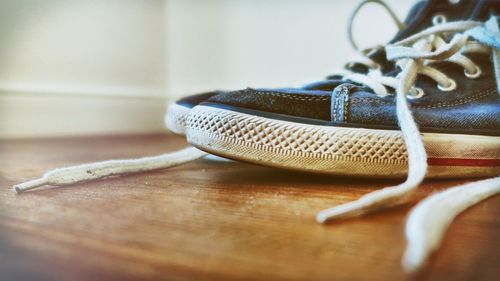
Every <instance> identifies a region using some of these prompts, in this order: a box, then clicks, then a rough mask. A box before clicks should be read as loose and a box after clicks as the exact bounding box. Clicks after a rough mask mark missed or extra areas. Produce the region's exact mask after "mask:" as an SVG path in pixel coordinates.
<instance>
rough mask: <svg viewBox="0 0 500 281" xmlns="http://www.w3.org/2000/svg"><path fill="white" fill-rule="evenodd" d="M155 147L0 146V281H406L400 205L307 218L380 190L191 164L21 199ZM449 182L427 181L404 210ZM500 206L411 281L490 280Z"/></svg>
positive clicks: (160, 143) (145, 142) (161, 139)
mask: <svg viewBox="0 0 500 281" xmlns="http://www.w3.org/2000/svg"><path fill="white" fill-rule="evenodd" d="M184 145H185V144H184V142H183V140H182V139H181V138H178V137H174V136H169V135H156V136H135V137H108V138H79V139H78V138H76V139H52V140H51V139H45V140H17V141H2V142H0V187H1V190H0V280H25V281H27V280H136V279H137V280H153V279H154V280H158V279H165V280H405V279H407V280H412V278H409V277H405V276H404V274H403V273H402V271H401V269H400V258H401V255H402V253H403V250H404V247H405V241H404V237H403V226H404V220H405V216H406V214H407V212H408V210H409V209H410V207H411V205H406V206H402V207H399V208H396V209H392V210H390V211H384V212H380V213H378V214H374V215H371V216H368V217H365V218H362V219H354V220H345V221H341V222H337V223H331V224H328V225H318V224H316V222H315V221H314V215H315V213H316V212H317V211H319V210H321V209H323V208H326V207H330V206H333V205H336V204H339V203H342V202H347V201H350V200H353V199H355V198H358V197H359V196H361V195H362V194H364V193H367V192H369V191H372V190H375V189H377V188H381V187H383V186H385V185H388V184H394V183H395V182H394V181H392V182H391V181H382V180H373V179H369V180H367V179H355V178H339V177H326V176H317V175H310V174H300V173H297V172H287V171H280V170H275V169H269V168H264V167H257V166H251V165H247V164H240V163H230V162H214V161H209V160H199V161H196V162H193V163H190V164H187V165H184V166H179V167H176V168H172V169H169V170H164V171H158V172H148V173H141V174H136V175H129V176H123V177H117V178H112V179H107V180H102V181H94V182H91V183H85V184H78V185H73V186H69V187H59V188H54V187H52V188H51V187H46V188H43V189H40V190H37V191H32V192H29V193H25V194H22V195H19V196H18V195H16V194H15V193H14V192H12V191H11V186H12V185H13V184H15V183H19V182H22V181H25V180H29V179H32V178H35V177H38V176H40V175H41V174H42V173H43V172H44V171H46V170H48V169H52V168H56V167H61V166H67V165H74V164H79V163H85V162H92V161H97V160H107V159H113V158H129V157H140V156H146V155H155V154H159V153H163V152H166V151H171V150H175V149H178V148H180V147H183V146H184ZM461 182H463V181H433V182H431V181H429V182H427V183H426V184H425V185H423V186H421V187H420V189H419V195H418V197H423V196H425V195H427V194H430V193H432V192H434V191H436V190H440V189H443V188H446V187H449V186H452V185H454V184H457V183H461ZM499 238H500V197H498V196H497V197H494V198H491V199H489V200H487V201H485V202H483V203H481V204H480V205H478V206H475V207H474V208H472V209H470V210H468V211H467V212H465V213H464V214H462V215H461V216H459V218H458V219H457V220H456V221H455V222H454V223H453V225H452V227H451V228H450V229H449V231H448V232H447V235H446V240H445V243H444V245H443V246H442V248H441V250H440V251H439V252H438V253H437V254H436V255H435V256H434V257H433V259H432V261H431V263H430V264H429V266H428V267H427V269H426V270H425V271H424V272H423V273H422V274H420V275H419V276H417V277H416V278H415V277H414V278H413V279H417V280H499V279H498V278H499V277H498V276H500V239H499Z"/></svg>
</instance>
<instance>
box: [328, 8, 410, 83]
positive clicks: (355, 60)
mask: <svg viewBox="0 0 500 281" xmlns="http://www.w3.org/2000/svg"><path fill="white" fill-rule="evenodd" d="M370 3H373V4H378V5H380V6H381V7H383V8H384V9H385V10H386V11H387V13H388V14H389V15H390V17H391V19H392V21H393V22H394V23H395V25H396V26H397V28H398V30H399V31H401V30H402V29H404V28H405V27H406V25H405V24H404V23H403V22H402V21H401V20H400V19H399V18H398V17H397V16H396V13H395V12H394V11H393V10H392V9H391V7H389V5H387V4H386V3H385V2H384V1H382V0H362V1H360V2H359V4H358V5H357V6H356V7H355V8H354V9H353V11H352V13H351V14H350V15H349V19H348V21H347V37H348V39H349V43H350V44H351V46H352V48H353V49H354V50H355V51H356V54H355V55H354V56H353V57H352V58H351V59H349V62H347V63H346V64H345V65H344V67H343V68H340V69H336V70H335V71H334V74H333V76H335V75H337V76H342V77H343V76H347V75H351V74H353V73H355V72H354V71H353V70H352V68H353V66H355V65H359V66H363V67H365V68H366V69H369V70H380V69H381V65H380V64H379V63H378V62H376V61H374V60H373V59H372V58H371V57H370V56H371V55H372V54H374V53H375V52H377V51H380V50H381V49H384V46H382V45H376V46H373V47H370V48H365V49H360V48H359V46H358V44H357V43H356V42H355V40H354V32H353V25H354V22H355V21H356V18H357V17H358V15H359V12H360V11H361V8H363V7H364V6H365V5H367V4H370Z"/></svg>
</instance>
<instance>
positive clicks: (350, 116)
mask: <svg viewBox="0 0 500 281" xmlns="http://www.w3.org/2000/svg"><path fill="white" fill-rule="evenodd" d="M482 11H483V13H486V11H487V9H486V8H484V9H483V10H482ZM478 15H479V14H478ZM479 16H482V17H484V16H486V15H485V14H482V15H479ZM478 25H480V23H479V22H475V21H472V20H468V21H458V22H449V23H442V24H438V25H435V26H433V27H430V28H428V29H426V30H424V31H422V32H420V33H418V34H416V35H414V36H411V37H409V38H407V39H404V40H402V41H399V42H397V43H394V44H393V45H389V46H388V47H387V48H386V51H387V52H388V57H389V58H390V59H391V60H394V61H395V63H396V64H397V65H398V66H399V68H400V69H399V70H396V71H394V72H393V73H389V74H388V75H384V74H383V73H382V72H381V71H379V70H372V71H370V72H369V73H368V74H367V75H365V74H357V73H354V74H351V75H349V76H346V77H345V79H344V82H346V83H345V84H343V85H340V86H338V87H336V88H335V90H333V91H324V90H303V89H295V90H294V89H288V90H279V89H278V90H276V89H250V88H249V89H245V90H240V91H234V92H227V93H223V94H219V95H216V96H213V97H211V98H210V99H208V100H207V101H205V102H203V103H202V104H201V105H198V106H196V107H195V108H194V109H192V111H191V114H190V115H189V118H188V124H187V127H188V128H187V132H188V141H189V142H190V143H191V144H193V145H194V146H196V147H198V148H200V149H202V150H205V151H207V152H209V153H213V154H216V155H219V156H223V157H227V158H230V159H234V160H240V161H247V162H252V163H257V164H260V165H268V166H273V167H280V168H288V169H295V170H301V171H307V172H319V173H327V174H336V175H353V176H369V177H374V176H375V177H404V176H406V175H407V171H408V151H407V145H408V143H405V140H404V132H401V131H400V129H399V126H398V124H399V125H402V124H401V122H402V118H398V114H399V113H400V111H401V110H398V106H397V95H396V94H395V93H396V92H397V91H396V89H398V88H402V91H404V92H405V95H406V99H405V102H406V101H407V102H408V104H409V106H410V107H411V109H412V112H413V115H414V119H415V121H416V123H417V124H418V126H419V127H420V131H421V132H422V133H423V134H422V138H423V141H424V143H425V147H426V151H427V154H428V159H427V161H428V163H429V169H428V174H427V175H428V176H430V177H471V176H474V177H481V176H490V175H496V174H498V173H499V172H500V100H499V93H498V90H497V86H496V76H495V75H496V74H495V68H494V64H493V62H492V60H491V53H492V51H491V48H490V47H488V46H486V45H484V44H481V42H478V41H477V40H475V39H474V38H471V37H470V36H468V37H467V35H466V34H467V32H469V31H470V30H472V29H474V28H475V27H477V26H478ZM465 37H467V40H466V39H463V38H465ZM457 38H458V39H457ZM459 39H460V40H462V41H460V42H459V43H460V44H458V43H457V42H456V41H457V40H459ZM433 40H434V41H433ZM428 41H429V42H430V43H428ZM417 42H418V44H424V43H421V42H426V44H427V45H425V46H424V47H421V48H424V49H421V50H420V49H418V48H420V47H419V46H415V44H416V43H417ZM450 46H451V47H453V49H451V50H447V49H445V48H448V47H450ZM451 47H450V48H451ZM439 52H444V54H438V53H439ZM437 54H438V55H437ZM410 64H412V67H411V68H410V70H406V69H407V68H409V66H408V65H410ZM414 65H417V66H414ZM408 71H411V73H410V74H411V75H410V74H407V73H406V72H408ZM417 74H418V79H417V80H416V81H415V76H416V75H417ZM405 75H406V76H408V78H407V79H403V78H404V77H406V76H405ZM403 76H404V77H403ZM403 82H404V83H406V84H405V85H403V86H404V87H403V86H402V85H401V84H402V83H403ZM399 115H400V114H399ZM399 117H401V116H399ZM412 119H413V118H412Z"/></svg>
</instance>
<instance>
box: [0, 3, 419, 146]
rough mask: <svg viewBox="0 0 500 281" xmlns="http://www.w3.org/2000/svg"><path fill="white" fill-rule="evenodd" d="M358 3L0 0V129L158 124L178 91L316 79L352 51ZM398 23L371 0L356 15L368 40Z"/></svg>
mask: <svg viewBox="0 0 500 281" xmlns="http://www.w3.org/2000/svg"><path fill="white" fill-rule="evenodd" d="M357 2H358V1H353V0H308V1H305V0H44V1H39V0H2V1H0V42H1V44H0V138H27V137H28V138H31V137H51V136H78V135H102V134H106V135H107V134H136V133H153V132H163V131H165V129H164V127H163V115H164V113H165V109H166V105H167V104H168V103H169V102H172V101H174V100H175V99H177V98H179V97H181V96H183V95H188V94H193V93H197V92H202V91H207V90H213V89H238V88H244V87H247V86H253V87H275V86H279V87H283V86H300V85H301V84H303V83H306V82H312V81H315V80H320V79H322V78H324V77H325V76H326V75H328V74H330V73H332V72H333V70H334V69H336V68H338V67H340V66H342V64H343V63H344V62H346V61H347V60H348V59H349V57H350V56H352V55H353V53H354V50H352V48H351V46H350V44H349V42H348V40H347V35H346V27H347V20H348V17H349V14H350V13H351V11H352V9H353V8H354V7H355V6H356V4H357ZM386 2H387V3H388V4H389V6H391V7H392V8H393V9H394V10H395V12H396V13H397V14H398V15H399V16H400V18H402V19H403V17H404V15H405V13H406V12H407V10H408V9H409V8H410V6H411V5H412V4H413V2H414V1H413V0H387V1H386ZM396 31H397V29H396V26H395V25H394V24H393V23H392V21H391V20H390V17H389V15H388V14H387V12H385V11H384V10H383V8H381V7H380V6H377V5H373V4H371V5H367V6H366V7H365V8H363V10H362V11H361V12H360V14H359V16H358V17H357V18H356V21H355V24H354V36H355V39H356V41H357V42H358V44H359V45H360V46H361V47H370V46H373V45H375V44H382V43H384V42H386V41H388V40H389V39H390V38H391V37H392V36H393V35H394V34H395V32H396Z"/></svg>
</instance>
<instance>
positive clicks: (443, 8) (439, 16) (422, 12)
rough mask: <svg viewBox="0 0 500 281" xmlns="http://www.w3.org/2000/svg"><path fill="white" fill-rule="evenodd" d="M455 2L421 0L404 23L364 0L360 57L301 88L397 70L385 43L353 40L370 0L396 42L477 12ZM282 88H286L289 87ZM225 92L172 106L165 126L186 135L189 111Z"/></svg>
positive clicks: (330, 86)
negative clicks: (388, 21) (391, 26)
mask: <svg viewBox="0 0 500 281" xmlns="http://www.w3.org/2000/svg"><path fill="white" fill-rule="evenodd" d="M452 2H453V3H452ZM454 2H456V1H449V3H448V2H446V3H444V2H443V1H441V0H429V1H419V2H417V3H416V4H415V5H414V6H413V7H412V8H411V9H410V11H409V13H408V15H407V17H406V20H405V21H404V22H401V21H400V20H399V19H398V18H397V16H396V15H395V14H394V12H393V11H392V9H391V8H390V7H389V6H388V5H387V4H385V3H384V2H382V1H380V2H378V1H375V2H373V1H362V2H360V3H359V5H358V6H357V7H356V8H355V9H354V10H353V12H352V14H351V16H350V17H349V22H348V26H349V28H348V35H349V41H350V43H351V45H352V47H353V49H355V50H356V51H358V52H359V56H358V57H356V58H354V59H352V60H351V62H349V63H347V64H345V65H344V68H343V69H341V70H338V71H337V72H338V74H334V75H329V76H328V77H327V78H326V80H323V81H319V82H314V83H310V84H307V85H305V86H303V87H300V88H298V89H300V90H310V91H316V90H317V91H333V90H334V89H335V88H336V87H337V86H339V85H340V84H342V79H343V77H344V76H345V75H349V74H352V73H353V72H354V73H362V74H366V73H367V72H368V71H369V70H371V69H381V70H382V72H383V73H387V72H390V71H393V70H394V68H393V64H392V63H390V62H388V61H387V59H386V57H385V51H384V49H383V48H382V47H381V46H377V47H374V48H368V49H365V50H362V51H361V50H359V48H358V46H357V44H356V42H355V40H354V39H353V32H352V24H353V22H354V21H355V19H356V17H357V15H358V12H359V11H360V10H361V8H362V7H363V6H364V5H366V4H367V3H375V4H379V5H381V6H382V7H383V8H385V9H386V10H387V12H388V13H389V14H390V16H391V18H392V19H393V21H394V22H395V24H396V25H397V26H398V28H399V32H398V34H396V36H395V37H394V39H393V40H392V42H396V41H398V40H400V39H402V38H404V37H407V36H409V35H411V34H414V33H416V32H418V31H421V30H423V29H424V28H426V27H429V26H430V25H432V24H433V23H436V22H439V21H441V20H443V19H444V18H449V19H452V20H453V19H461V18H468V17H470V16H472V15H473V14H474V13H475V12H476V11H475V6H474V5H472V4H471V1H462V3H454ZM275 90H279V89H275ZM282 90H283V91H286V90H287V89H282ZM290 90H293V89H290ZM221 93H224V91H212V92H207V93H202V94H197V95H191V96H188V97H185V98H182V99H180V100H178V101H176V102H174V103H172V104H170V105H169V106H168V110H167V113H166V114H165V126H166V127H167V129H169V130H170V131H171V132H173V133H175V134H179V135H185V132H186V118H187V115H188V114H189V111H190V110H191V109H192V108H194V107H195V106H197V105H199V104H200V103H202V102H206V101H208V100H209V99H210V98H212V97H214V96H216V95H218V94H221Z"/></svg>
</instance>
